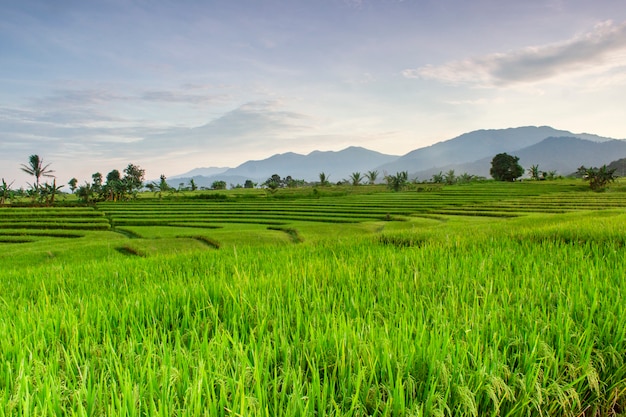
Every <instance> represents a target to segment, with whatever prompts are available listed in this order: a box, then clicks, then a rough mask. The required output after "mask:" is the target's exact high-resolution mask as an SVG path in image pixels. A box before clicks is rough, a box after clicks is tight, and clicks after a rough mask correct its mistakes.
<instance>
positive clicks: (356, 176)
mask: <svg viewBox="0 0 626 417" xmlns="http://www.w3.org/2000/svg"><path fill="white" fill-rule="evenodd" d="M362 179H363V177H362V176H361V173H360V172H353V173H352V174H350V182H352V185H354V186H357V185H359V184H360V183H361V180H362Z"/></svg>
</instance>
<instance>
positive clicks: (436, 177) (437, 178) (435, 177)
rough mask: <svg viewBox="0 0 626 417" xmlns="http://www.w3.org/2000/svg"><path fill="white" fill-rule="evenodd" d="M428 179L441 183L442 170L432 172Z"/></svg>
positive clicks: (442, 179)
mask: <svg viewBox="0 0 626 417" xmlns="http://www.w3.org/2000/svg"><path fill="white" fill-rule="evenodd" d="M430 180H431V181H432V182H434V183H435V184H443V181H444V178H443V172H441V171H439V174H433V176H432V177H431V178H430Z"/></svg>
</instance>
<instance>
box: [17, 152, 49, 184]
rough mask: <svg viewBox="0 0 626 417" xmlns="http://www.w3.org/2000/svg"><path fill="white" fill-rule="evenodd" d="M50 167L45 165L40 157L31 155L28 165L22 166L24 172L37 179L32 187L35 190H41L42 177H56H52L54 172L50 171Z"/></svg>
mask: <svg viewBox="0 0 626 417" xmlns="http://www.w3.org/2000/svg"><path fill="white" fill-rule="evenodd" d="M49 166H50V164H46V165H44V164H43V158H40V157H39V155H31V156H30V157H29V158H28V165H26V164H22V168H21V169H22V171H24V172H25V173H27V174H29V175H32V176H34V177H35V182H34V183H33V185H32V188H33V189H34V190H39V185H40V184H39V181H40V179H41V177H54V175H52V173H53V172H54V171H53V170H51V169H49V168H48V167H49Z"/></svg>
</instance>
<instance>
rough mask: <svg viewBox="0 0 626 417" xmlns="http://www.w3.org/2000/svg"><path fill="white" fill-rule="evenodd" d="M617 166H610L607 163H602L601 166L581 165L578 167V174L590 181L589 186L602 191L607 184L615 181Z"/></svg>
mask: <svg viewBox="0 0 626 417" xmlns="http://www.w3.org/2000/svg"><path fill="white" fill-rule="evenodd" d="M615 170H616V168H608V167H607V166H606V165H602V166H601V167H600V168H595V167H592V168H585V166H581V167H580V168H578V174H579V175H580V176H582V178H583V179H584V180H586V181H589V186H590V187H591V189H592V190H594V191H600V190H603V189H604V188H606V186H607V185H608V184H609V183H611V182H614V181H615V179H616V177H615Z"/></svg>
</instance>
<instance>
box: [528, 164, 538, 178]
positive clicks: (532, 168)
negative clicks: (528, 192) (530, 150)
mask: <svg viewBox="0 0 626 417" xmlns="http://www.w3.org/2000/svg"><path fill="white" fill-rule="evenodd" d="M528 175H530V179H532V180H535V181H539V180H540V179H541V178H540V171H539V165H531V166H530V168H528Z"/></svg>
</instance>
